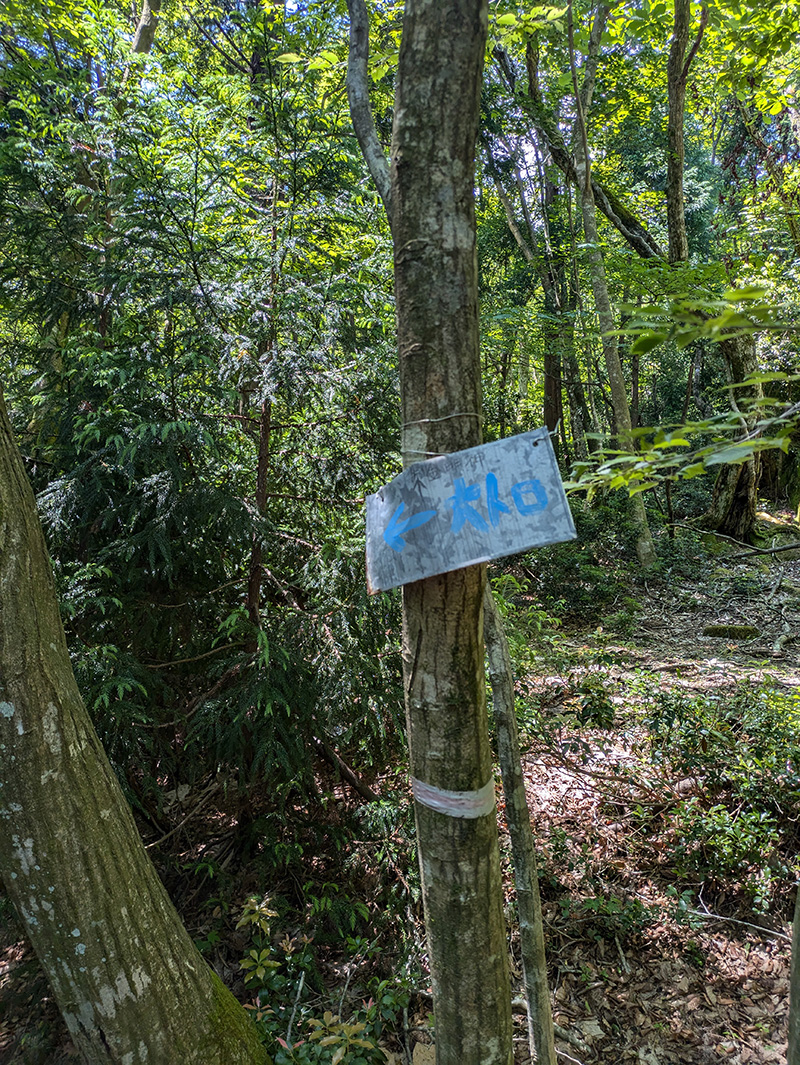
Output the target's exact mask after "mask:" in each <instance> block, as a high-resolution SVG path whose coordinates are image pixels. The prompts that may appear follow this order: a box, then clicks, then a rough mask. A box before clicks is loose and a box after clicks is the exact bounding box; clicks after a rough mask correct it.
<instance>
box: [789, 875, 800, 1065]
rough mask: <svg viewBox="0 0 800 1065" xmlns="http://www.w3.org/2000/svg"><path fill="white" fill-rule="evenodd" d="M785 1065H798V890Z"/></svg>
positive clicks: (799, 1021) (799, 948)
mask: <svg viewBox="0 0 800 1065" xmlns="http://www.w3.org/2000/svg"><path fill="white" fill-rule="evenodd" d="M786 1065H800V888H799V889H798V892H797V899H796V900H795V904H794V923H793V924H792V969H791V978H790V983H789V1046H788V1048H787V1053H786Z"/></svg>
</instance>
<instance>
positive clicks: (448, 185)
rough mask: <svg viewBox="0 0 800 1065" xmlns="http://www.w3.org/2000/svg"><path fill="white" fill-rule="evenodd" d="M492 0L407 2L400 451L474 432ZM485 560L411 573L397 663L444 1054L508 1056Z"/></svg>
mask: <svg viewBox="0 0 800 1065" xmlns="http://www.w3.org/2000/svg"><path fill="white" fill-rule="evenodd" d="M486 31H487V6H486V3H485V0H408V3H407V4H406V8H405V16H404V19H403V39H402V44H401V49H400V60H399V69H398V78H397V96H396V100H395V120H394V131H393V138H392V152H391V178H392V185H391V203H392V234H393V238H394V250H395V255H394V258H395V294H396V301H397V332H398V349H399V356H400V390H401V400H402V422H403V444H402V448H403V457H404V462H405V463H406V464H410V463H413V462H418V461H420V460H423V459H426V458H428V457H429V456H430V455H432V454H441V453H445V452H450V451H458V450H461V449H462V448H467V447H471V446H474V445H476V444H479V443H480V441H481V431H480V425H481V381H480V358H479V348H478V284H477V263H476V249H475V206H474V192H473V186H474V165H475V142H476V137H477V127H478V115H479V106H480V89H481V76H482V68H483V56H484V49H485V42H486ZM484 584H485V572H484V567H483V566H472V567H469V568H468V569H462V570H457V571H455V572H451V573H446V574H444V575H442V576H438V577H432V578H429V579H427V580H423V581H417V582H416V583H413V584H407V585H405V587H404V589H403V671H404V681H405V692H406V712H407V717H408V734H409V748H410V758H411V773H412V777H413V785H414V793H415V798H416V802H415V811H416V819H417V837H418V843H419V854H420V866H421V870H422V892H423V902H424V906H425V916H426V924H427V931H428V943H429V957H430V966H431V977H432V983H433V995H434V1015H435V1019H436V1060H437V1065H510V1063H511V1061H512V1060H513V1049H512V1030H511V1003H510V987H509V979H508V960H507V946H506V932H505V924H504V920H503V906H502V887H501V880H500V859H499V849H498V840H497V822H496V817H495V809H494V783H493V777H492V764H491V752H490V747H489V736H488V729H487V721H486V703H485V698H486V696H485V684H484V673H483V624H482V621H483V619H482V606H483V592H484Z"/></svg>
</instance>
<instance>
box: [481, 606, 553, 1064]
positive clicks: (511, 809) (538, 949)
mask: <svg viewBox="0 0 800 1065" xmlns="http://www.w3.org/2000/svg"><path fill="white" fill-rule="evenodd" d="M483 617H484V635H485V638H486V659H487V662H488V664H489V681H490V683H491V686H492V709H493V712H494V726H495V735H496V739H497V756H498V759H499V762H500V774H501V776H502V778H503V792H504V794H505V799H506V821H507V822H508V831H509V835H510V836H511V852H512V858H513V862H514V881H515V884H516V889H517V910H518V912H519V939H520V951H521V954H522V971H523V979H524V981H525V1003H526V1006H527V1010H528V1039H529V1042H530V1048H531V1056H532V1058H533V1060H534V1061H535V1062H537V1063H538V1065H556V1051H555V1044H554V1041H553V1012H552V1009H551V1006H550V988H549V987H548V984H547V957H546V954H545V946H544V924H543V922H542V900H541V898H540V896H539V877H538V874H537V871H536V849H535V847H534V842H533V833H532V831H531V815H530V810H529V809H528V800H527V797H526V795H525V781H524V778H523V775H522V761H521V759H520V751H519V734H518V732H517V718H516V714H515V712H514V676H513V671H512V668H511V657H510V655H509V652H508V641H507V640H506V635H505V632H504V631H503V621H502V618H501V617H500V612H499V610H498V609H497V604H496V603H495V601H494V596H493V595H492V592H491V589H490V588H489V587H488V585H487V587H486V594H485V596H484V600H483Z"/></svg>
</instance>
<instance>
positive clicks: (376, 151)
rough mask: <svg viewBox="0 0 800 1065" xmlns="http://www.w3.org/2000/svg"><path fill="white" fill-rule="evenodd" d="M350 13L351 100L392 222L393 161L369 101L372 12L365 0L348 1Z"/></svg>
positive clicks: (365, 151) (356, 124) (362, 142)
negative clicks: (368, 67) (370, 17)
mask: <svg viewBox="0 0 800 1065" xmlns="http://www.w3.org/2000/svg"><path fill="white" fill-rule="evenodd" d="M347 10H348V11H349V12H350V53H349V56H348V59H347V100H348V103H349V104H350V117H351V118H352V120H353V128H354V129H355V133H356V138H357V140H358V143H359V146H360V148H361V154H362V155H363V156H364V161H365V162H366V164H367V167H368V168H369V172H370V174H371V175H372V180H373V181H374V182H375V185H376V187H377V189H378V195H379V196H380V198H381V200H382V201H383V206H384V208H385V210H386V215H387V217H388V219H389V224H390V225H391V222H392V195H391V180H390V177H389V161H388V159H387V158H386V155H385V153H384V150H383V147H382V146H381V142H380V141H379V140H378V134H377V132H376V130H375V118H374V116H373V114H372V105H371V104H370V101H369V75H368V73H367V63H368V61H369V15H368V13H367V5H366V3H365V0H347Z"/></svg>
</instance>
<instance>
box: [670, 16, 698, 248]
mask: <svg viewBox="0 0 800 1065" xmlns="http://www.w3.org/2000/svg"><path fill="white" fill-rule="evenodd" d="M691 9H692V5H691V0H675V19H674V23H673V31H672V42H671V45H670V50H669V60H668V61H667V93H668V99H669V112H668V118H667V228H668V231H669V261H670V262H671V263H680V262H686V261H687V260H688V258H689V241H688V239H687V236H686V214H685V209H684V202H683V162H684V158H685V149H684V140H683V115H684V107H685V103H686V76H685V74H684V67H683V60H684V56H685V55H686V49H687V47H688V45H689V19H690V18H691Z"/></svg>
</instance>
